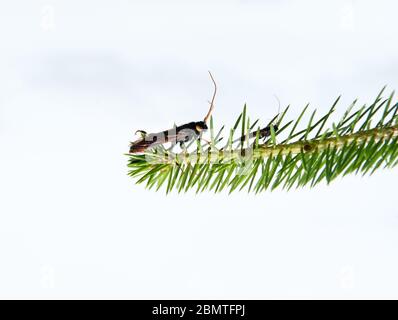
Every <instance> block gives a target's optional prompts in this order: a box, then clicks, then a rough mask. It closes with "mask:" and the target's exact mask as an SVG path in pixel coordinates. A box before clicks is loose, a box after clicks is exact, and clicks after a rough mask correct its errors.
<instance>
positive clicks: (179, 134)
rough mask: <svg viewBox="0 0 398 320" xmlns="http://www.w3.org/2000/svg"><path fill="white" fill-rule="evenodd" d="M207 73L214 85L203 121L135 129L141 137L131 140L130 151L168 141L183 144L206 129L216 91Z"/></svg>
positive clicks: (173, 143)
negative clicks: (158, 128)
mask: <svg viewBox="0 0 398 320" xmlns="http://www.w3.org/2000/svg"><path fill="white" fill-rule="evenodd" d="M209 75H210V78H211V80H212V82H213V85H214V92H213V97H212V99H211V102H210V108H209V111H208V112H207V114H206V116H205V118H204V120H203V121H192V122H189V123H186V124H183V125H181V126H174V127H173V128H172V129H169V130H164V131H161V132H157V133H147V132H145V131H144V130H137V131H136V134H137V133H140V134H141V138H140V139H138V140H136V141H133V142H131V144H130V153H142V152H145V151H146V150H147V149H149V148H152V147H154V146H157V145H163V144H166V143H168V142H171V143H172V145H175V144H177V143H179V144H180V146H183V145H184V143H186V142H188V141H190V140H192V139H198V138H199V137H200V136H201V135H202V133H203V132H205V131H206V130H207V129H208V127H207V121H208V120H209V118H210V116H211V113H212V111H213V109H214V100H215V97H216V93H217V84H216V82H215V80H214V78H213V75H212V74H211V72H210V71H209Z"/></svg>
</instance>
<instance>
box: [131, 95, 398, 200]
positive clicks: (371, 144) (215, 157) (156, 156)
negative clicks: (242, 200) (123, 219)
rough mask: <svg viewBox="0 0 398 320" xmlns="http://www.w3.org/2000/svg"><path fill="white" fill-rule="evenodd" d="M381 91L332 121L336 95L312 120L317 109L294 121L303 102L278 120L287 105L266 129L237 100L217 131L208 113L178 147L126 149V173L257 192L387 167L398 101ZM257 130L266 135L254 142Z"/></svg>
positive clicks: (153, 180) (395, 160)
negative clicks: (228, 125) (197, 133)
mask: <svg viewBox="0 0 398 320" xmlns="http://www.w3.org/2000/svg"><path fill="white" fill-rule="evenodd" d="M383 92H384V88H383V90H382V91H381V92H380V93H379V95H378V96H377V98H376V99H375V101H374V102H373V103H372V104H371V105H370V106H368V107H367V106H366V105H364V106H363V107H361V108H359V109H357V110H356V111H353V109H354V107H355V104H356V102H357V101H356V100H355V101H354V102H353V103H352V104H351V105H350V106H349V108H348V109H347V111H346V112H345V113H344V115H343V117H342V118H341V119H340V121H338V122H337V123H333V122H332V123H330V122H331V120H330V119H331V117H332V115H333V113H334V111H335V107H336V105H337V103H338V101H339V99H340V97H339V98H338V99H337V100H336V101H335V102H334V103H333V105H332V107H331V108H330V110H329V111H328V112H327V113H326V114H325V115H323V116H322V117H320V118H319V119H318V120H316V111H314V112H312V113H311V115H310V117H309V120H307V122H306V124H305V125H301V123H302V122H303V120H302V119H304V118H305V115H306V112H307V110H308V105H307V106H306V107H305V108H304V109H303V111H302V113H301V114H300V116H299V117H298V118H297V119H296V120H295V121H293V120H292V121H288V122H286V123H284V119H285V117H286V114H287V111H288V109H289V107H287V108H286V109H285V110H284V111H283V112H282V113H281V114H280V115H278V116H277V117H275V118H274V119H273V120H272V121H271V123H269V124H268V125H267V126H266V127H265V129H267V130H268V131H264V129H261V128H260V127H259V126H258V120H257V121H255V122H254V123H253V124H250V119H249V118H248V117H247V110H246V106H244V108H243V112H242V113H241V114H240V115H239V117H238V119H237V121H236V123H235V125H234V127H233V128H232V129H231V130H230V131H229V133H228V134H227V135H225V136H224V137H222V133H223V129H224V127H222V128H221V129H220V130H219V131H218V133H217V134H215V132H214V125H213V119H212V118H211V119H210V141H209V142H204V140H200V141H199V140H197V141H196V143H194V142H191V144H190V146H187V147H185V148H184V149H183V150H180V151H179V152H175V151H173V150H174V149H175V148H172V149H171V150H167V149H166V148H165V147H164V146H162V145H160V146H157V147H155V148H152V149H149V150H147V151H146V152H145V153H144V154H128V157H129V164H128V166H129V168H130V171H129V175H130V176H131V177H133V178H135V179H136V182H137V183H145V184H146V186H147V187H148V188H156V190H158V189H159V188H160V187H161V186H162V185H165V186H166V192H170V191H172V190H173V189H176V190H177V191H178V192H181V191H188V190H189V189H195V190H196V192H202V191H205V190H213V191H215V192H220V191H222V190H224V189H229V192H232V191H235V190H243V189H247V190H248V191H253V192H256V193H258V192H261V191H265V190H273V189H275V188H282V189H291V188H292V187H301V186H307V185H308V186H310V187H313V186H315V185H317V184H318V183H320V182H322V181H326V182H327V183H330V182H331V181H333V180H334V179H335V178H337V177H339V176H345V175H346V174H350V173H355V174H357V173H362V174H363V175H365V174H373V173H374V172H375V171H376V170H377V169H379V168H382V167H384V168H386V167H388V168H392V167H394V166H396V165H397V164H398V143H397V141H398V115H397V113H398V103H395V104H393V103H392V100H393V95H394V92H393V93H392V94H391V95H390V96H389V97H388V98H387V99H383V98H382V94H383ZM275 120H276V122H275ZM372 123H375V125H372ZM239 127H240V130H238V128H239ZM299 127H302V129H300V130H298V128H299ZM325 128H326V129H325ZM253 130H255V131H254V132H253ZM264 132H266V133H267V134H266V135H265V138H266V139H265V141H263V142H260V138H261V135H262V134H263V135H264ZM237 134H239V137H238V138H237V137H236V135H237ZM225 141H226V142H225ZM279 141H281V142H279ZM223 142H224V143H223Z"/></svg>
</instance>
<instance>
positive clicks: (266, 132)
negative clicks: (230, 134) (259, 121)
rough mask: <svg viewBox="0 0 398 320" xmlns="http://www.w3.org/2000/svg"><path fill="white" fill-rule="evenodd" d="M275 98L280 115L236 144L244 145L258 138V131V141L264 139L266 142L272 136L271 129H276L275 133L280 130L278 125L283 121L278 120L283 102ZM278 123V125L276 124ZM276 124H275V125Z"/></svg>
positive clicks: (242, 137)
mask: <svg viewBox="0 0 398 320" xmlns="http://www.w3.org/2000/svg"><path fill="white" fill-rule="evenodd" d="M274 97H275V98H276V100H278V114H277V115H276V116H275V117H274V118H273V119H272V120H271V121H270V122H269V124H268V125H267V126H266V127H264V128H262V129H259V130H256V131H253V132H250V133H249V134H248V135H243V136H241V137H240V138H239V139H236V140H235V141H234V142H238V141H239V142H241V143H243V142H244V141H246V139H248V140H250V139H252V138H256V137H257V131H258V139H263V140H265V139H266V138H268V137H269V136H271V127H272V128H273V129H274V132H275V133H276V132H277V131H278V130H279V126H278V124H279V123H280V121H281V119H278V117H279V111H280V108H281V102H280V101H279V98H278V97H277V96H276V95H274ZM275 121H276V123H275ZM273 123H275V124H273Z"/></svg>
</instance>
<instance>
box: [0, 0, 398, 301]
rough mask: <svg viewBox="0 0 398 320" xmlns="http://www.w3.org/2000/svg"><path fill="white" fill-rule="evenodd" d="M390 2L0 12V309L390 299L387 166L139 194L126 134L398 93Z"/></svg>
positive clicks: (391, 196) (391, 188)
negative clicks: (27, 302)
mask: <svg viewBox="0 0 398 320" xmlns="http://www.w3.org/2000/svg"><path fill="white" fill-rule="evenodd" d="M397 11H398V5H397V4H396V2H395V1H377V2H376V1H254V0H253V1H249V0H246V1H243V0H241V1H233V0H230V1H208V2H206V1H195V2H194V1H159V2H155V1H127V0H126V1H51V0H47V1H11V0H8V1H2V2H1V4H0V197H1V198H0V199H1V200H0V211H1V212H0V297H1V298H398V274H397V270H398V258H397V252H398V250H397V246H398V210H397V205H396V203H397V202H396V196H397V184H396V181H397V177H398V171H397V169H393V170H386V171H383V170H381V171H379V172H377V173H376V174H375V175H374V176H372V177H365V178H362V177H360V176H349V177H346V178H344V179H341V180H340V179H338V180H337V181H336V182H334V183H333V184H332V185H330V186H326V185H321V186H318V187H317V188H315V189H308V188H305V189H302V190H297V191H296V190H293V191H290V192H285V191H276V192H272V193H270V192H266V193H263V194H260V195H248V194H246V193H235V194H232V195H231V196H228V195H227V194H226V193H223V194H218V195H213V194H211V193H204V194H200V195H195V194H192V193H188V194H182V195H178V194H171V195H169V196H166V195H165V194H164V192H154V191H146V190H145V189H144V188H143V187H141V186H136V185H134V183H133V180H132V179H130V178H129V177H127V175H126V172H127V168H126V161H127V158H126V157H125V156H124V155H123V154H124V153H125V152H126V151H127V150H128V143H129V141H131V140H132V139H133V138H134V136H133V132H134V131H135V130H137V129H146V130H147V131H152V130H154V131H158V130H164V129H167V128H169V127H171V126H172V125H173V123H174V122H176V123H177V124H182V123H185V122H189V121H193V120H200V119H202V118H203V116H204V114H205V113H206V111H207V107H208V104H207V100H208V99H209V98H210V97H211V94H212V85H211V82H210V80H209V78H208V74H207V70H211V71H212V72H213V74H214V76H215V77H216V80H217V83H218V85H219V94H218V96H217V101H216V109H215V112H214V118H215V121H216V124H220V123H224V124H227V125H230V124H231V123H232V122H233V120H234V119H235V117H236V116H237V115H238V114H239V113H240V112H241V110H242V106H243V104H244V103H245V102H247V104H248V108H249V113H250V115H251V117H252V119H254V118H257V117H260V118H261V119H262V120H263V122H266V121H269V120H270V119H271V118H272V117H273V116H274V115H275V113H276V112H277V110H278V105H277V102H276V100H275V98H274V96H273V95H274V94H276V95H277V96H278V97H279V99H280V100H281V102H282V105H283V106H285V105H287V104H289V103H290V104H291V105H292V111H291V113H290V115H289V117H290V118H291V119H293V118H294V117H295V115H296V114H297V113H298V112H300V111H301V109H302V107H303V106H304V105H305V104H306V103H307V102H310V103H311V106H312V108H318V109H319V110H320V111H326V110H327V109H328V108H329V107H330V105H331V103H332V102H333V101H334V99H335V98H336V97H337V96H338V95H339V94H343V98H342V100H341V103H340V104H339V105H338V111H337V113H339V114H340V115H341V114H342V113H343V112H344V110H345V108H346V107H347V106H348V104H349V103H350V102H351V101H352V100H353V99H355V98H357V97H358V98H360V103H369V102H371V101H372V99H374V98H375V96H376V95H377V93H378V92H379V90H380V89H381V88H382V86H383V85H385V84H386V85H388V88H387V93H388V94H389V93H390V92H391V91H392V90H393V89H397V88H398V78H397V74H398V42H397V38H398V37H397V35H398V31H397V25H396V13H397Z"/></svg>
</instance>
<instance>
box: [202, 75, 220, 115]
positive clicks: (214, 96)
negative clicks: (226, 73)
mask: <svg viewBox="0 0 398 320" xmlns="http://www.w3.org/2000/svg"><path fill="white" fill-rule="evenodd" d="M209 75H210V78H211V81H213V84H214V93H213V98H212V99H211V102H210V109H209V111H208V112H207V114H206V116H205V118H204V120H203V121H204V122H207V120H209V118H210V116H211V113H212V111H213V109H214V99H215V98H216V93H217V84H216V81H215V80H214V78H213V75H212V74H211V72H210V71H209Z"/></svg>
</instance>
